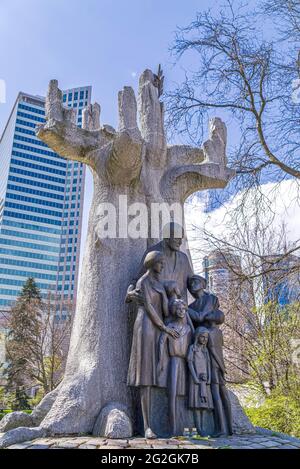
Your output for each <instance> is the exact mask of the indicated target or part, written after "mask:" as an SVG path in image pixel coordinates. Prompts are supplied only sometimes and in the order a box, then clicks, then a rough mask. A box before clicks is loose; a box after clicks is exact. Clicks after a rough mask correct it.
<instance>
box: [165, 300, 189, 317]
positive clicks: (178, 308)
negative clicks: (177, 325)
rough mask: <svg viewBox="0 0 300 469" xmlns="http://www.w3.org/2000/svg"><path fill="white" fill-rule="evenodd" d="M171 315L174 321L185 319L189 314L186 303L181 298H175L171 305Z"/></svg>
mask: <svg viewBox="0 0 300 469" xmlns="http://www.w3.org/2000/svg"><path fill="white" fill-rule="evenodd" d="M169 308H170V314H171V316H172V317H173V318H174V319H183V318H184V317H185V315H186V312H187V305H186V303H185V301H183V300H181V299H179V298H173V299H172V300H171V301H170V303H169Z"/></svg>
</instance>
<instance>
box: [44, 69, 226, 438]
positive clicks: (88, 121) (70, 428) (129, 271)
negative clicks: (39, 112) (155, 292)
mask: <svg viewBox="0 0 300 469" xmlns="http://www.w3.org/2000/svg"><path fill="white" fill-rule="evenodd" d="M118 100H119V128H118V130H117V131H115V130H114V129H113V128H112V127H110V126H103V127H100V119H99V116H100V106H99V105H97V104H95V105H93V106H90V107H89V108H88V109H87V110H85V111H84V114H83V128H82V129H80V128H78V127H76V125H75V123H74V117H73V116H74V115H73V111H71V110H68V109H64V108H63V107H62V105H61V91H60V90H59V89H58V85H57V82H56V81H55V80H53V81H51V82H50V86H49V92H48V97H47V102H46V115H47V122H46V124H45V125H44V126H41V127H40V128H39V129H38V132H37V135H38V137H39V138H40V139H41V140H43V141H44V142H45V143H47V144H48V145H49V147H51V148H52V149H53V150H54V151H55V152H57V153H59V154H60V155H61V156H63V157H65V158H69V159H72V160H77V161H81V162H82V163H86V164H87V165H89V166H90V168H91V170H92V173H93V178H94V195H93V201H92V206H91V210H90V215H89V224H88V235H87V240H86V247H85V252H84V258H83V268H82V273H81V282H80V291H79V295H78V304H77V311H76V314H75V318H74V324H73V330H72V336H71V343H70V350H69V355H68V360H67V365H66V372H65V376H64V379H63V382H62V383H61V385H60V386H59V389H58V391H57V393H56V398H55V399H54V403H53V405H52V407H51V410H50V411H49V413H48V414H47V415H46V417H45V418H44V420H43V422H42V424H41V427H42V428H43V429H47V431H49V432H50V433H57V434H63V433H68V434H70V433H82V432H91V431H92V430H93V426H94V423H95V420H96V418H97V416H98V414H99V412H100V410H101V408H103V406H105V405H106V404H109V403H110V402H119V403H121V404H123V405H125V406H126V408H127V409H128V411H129V412H131V409H132V395H131V390H130V388H129V387H128V386H127V385H126V375H127V369H128V362H129V354H130V342H131V337H130V335H131V327H130V321H129V319H128V306H126V305H125V302H124V299H125V296H126V290H127V287H128V285H129V283H130V281H131V279H132V278H133V277H134V276H135V274H136V272H137V269H138V266H139V262H140V260H141V258H142V255H143V253H144V251H145V250H146V248H147V243H148V244H152V243H153V242H155V241H157V239H154V238H153V237H152V239H150V237H149V238H148V240H147V238H138V239H132V238H130V237H128V236H127V235H126V234H122V233H124V220H121V221H120V222H119V220H118V216H117V227H116V228H117V235H118V233H119V237H118V236H117V237H116V238H114V239H110V238H106V239H103V237H102V236H101V233H100V228H99V227H100V226H101V223H102V222H103V217H104V215H103V213H101V211H99V207H100V206H101V204H103V203H107V202H108V203H111V204H113V205H114V206H115V207H118V206H119V196H120V195H121V196H127V203H128V206H129V205H130V204H133V203H144V204H146V206H147V208H148V210H149V213H150V206H151V203H153V202H156V203H161V202H167V203H174V202H178V203H180V204H181V205H182V206H183V204H184V201H185V200H186V198H187V197H188V196H189V195H190V194H192V193H193V192H196V191H199V190H203V189H210V188H222V187H225V186H226V184H227V182H228V180H229V179H230V177H231V176H232V171H231V170H229V169H227V168H226V156H225V149H226V127H225V125H224V123H223V122H222V121H221V120H220V119H213V120H212V121H211V123H210V135H209V140H208V141H207V142H206V143H205V144H204V145H203V148H202V149H200V148H192V147H189V146H178V145H175V146H170V147H168V146H167V144H166V139H165V135H164V124H163V108H162V104H161V103H160V101H159V98H158V90H157V88H156V86H155V77H154V75H153V73H152V72H151V71H150V70H146V71H145V72H144V73H143V74H142V76H141V77H140V83H139V99H138V101H139V121H140V127H138V124H137V103H136V99H135V95H134V91H133V89H132V88H131V87H124V88H123V90H122V91H120V92H119V96H118ZM150 222H151V220H150ZM150 229H151V226H149V233H150ZM125 231H126V230H125ZM120 233H121V237H120ZM122 236H123V237H122ZM49 401H51V400H49ZM51 403H52V401H51Z"/></svg>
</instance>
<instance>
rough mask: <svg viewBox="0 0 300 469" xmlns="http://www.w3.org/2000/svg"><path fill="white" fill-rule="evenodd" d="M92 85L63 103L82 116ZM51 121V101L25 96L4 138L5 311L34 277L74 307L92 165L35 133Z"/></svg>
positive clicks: (0, 207)
mask: <svg viewBox="0 0 300 469" xmlns="http://www.w3.org/2000/svg"><path fill="white" fill-rule="evenodd" d="M90 102H91V87H90V86H88V87H81V88H74V89H70V90H66V91H64V92H63V104H64V106H66V107H70V108H74V109H76V110H77V125H78V126H81V124H82V110H83V108H84V107H86V106H88V105H89V104H90ZM44 122H45V99H44V98H42V97H39V96H31V95H29V94H26V93H19V95H18V97H17V100H16V103H15V105H14V107H13V110H12V112H11V115H10V117H9V120H8V123H7V125H6V127H5V130H4V132H3V135H2V138H1V140H0V310H4V311H5V310H7V309H9V307H10V306H11V305H12V304H13V303H14V301H15V300H16V297H17V296H18V295H19V293H20V291H21V289H22V286H23V284H24V282H25V281H26V279H27V278H28V277H34V278H35V280H36V282H37V285H38V287H39V288H40V290H41V293H42V295H43V296H44V297H45V296H47V294H48V292H49V291H52V292H53V293H54V294H55V295H56V297H58V298H59V303H60V304H59V308H58V315H59V316H60V317H61V318H62V319H64V315H65V310H64V304H65V303H66V302H68V303H69V304H70V303H71V304H72V305H73V306H75V303H76V291H77V283H78V270H79V256H80V240H81V225H82V210H83V198H84V182H85V166H84V165H83V164H82V163H79V162H74V161H68V160H66V159H64V158H62V157H60V156H59V155H57V154H56V153H54V152H53V151H52V150H51V149H50V148H48V147H47V145H46V144H45V143H43V142H42V141H40V140H39V139H38V138H37V137H36V135H35V127H36V126H37V125H39V124H42V123H44Z"/></svg>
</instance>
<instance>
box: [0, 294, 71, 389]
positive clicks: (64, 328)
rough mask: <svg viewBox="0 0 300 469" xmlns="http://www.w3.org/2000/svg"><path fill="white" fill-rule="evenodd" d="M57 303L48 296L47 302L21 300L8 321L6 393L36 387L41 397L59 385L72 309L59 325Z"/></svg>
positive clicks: (67, 306) (66, 348) (69, 308)
mask: <svg viewBox="0 0 300 469" xmlns="http://www.w3.org/2000/svg"><path fill="white" fill-rule="evenodd" d="M57 304H58V302H57V301H56V298H55V297H54V296H53V295H52V294H51V293H49V294H48V296H47V298H46V300H42V299H41V297H35V298H32V297H30V298H29V299H27V300H26V301H25V300H24V297H23V296H21V297H20V298H19V299H18V300H17V302H16V305H15V306H14V307H13V308H12V309H11V311H10V313H9V314H8V318H7V328H8V330H9V332H8V337H7V341H6V355H7V363H8V366H7V368H6V370H5V375H6V378H7V384H6V388H7V390H8V391H14V392H15V391H16V390H18V389H24V390H26V391H28V390H30V389H31V388H32V387H39V388H41V389H42V391H43V394H47V393H48V392H50V391H51V390H53V389H54V388H55V387H56V386H57V385H58V384H59V382H60V381H61V379H62V375H63V371H64V365H65V359H66V356H67V351H68V344H69V336H70V327H71V307H70V305H65V308H67V309H68V310H69V314H67V315H66V319H65V320H63V321H62V320H60V321H58V319H57V314H56V309H57Z"/></svg>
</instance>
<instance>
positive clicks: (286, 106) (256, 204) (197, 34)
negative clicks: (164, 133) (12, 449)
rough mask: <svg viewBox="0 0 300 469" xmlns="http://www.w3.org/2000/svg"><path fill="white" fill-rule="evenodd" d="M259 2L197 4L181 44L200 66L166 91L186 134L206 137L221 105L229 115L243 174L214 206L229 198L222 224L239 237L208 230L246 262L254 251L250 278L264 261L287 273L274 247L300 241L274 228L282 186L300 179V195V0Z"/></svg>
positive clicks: (181, 56)
mask: <svg viewBox="0 0 300 469" xmlns="http://www.w3.org/2000/svg"><path fill="white" fill-rule="evenodd" d="M258 6H259V8H258V9H257V11H251V10H250V8H249V7H247V6H246V5H245V4H242V3H241V2H238V1H230V0H229V1H227V2H226V4H225V6H224V7H223V8H221V9H220V10H219V12H218V13H217V14H213V13H212V12H211V11H210V10H209V11H206V12H202V13H198V14H197V16H196V19H195V21H193V22H192V23H191V24H190V25H188V26H187V27H183V28H179V29H178V31H177V34H176V37H175V42H174V45H173V48H172V51H173V53H174V54H175V56H176V59H177V60H178V62H179V63H182V61H183V60H186V59H187V60H189V61H190V62H191V63H192V64H193V70H192V71H191V70H187V71H186V73H185V80H184V81H183V83H181V84H180V85H178V86H176V87H175V89H174V90H173V91H171V92H169V93H168V96H167V97H168V117H169V124H170V128H176V130H177V131H178V130H180V131H181V132H182V134H183V135H184V137H185V138H188V139H192V140H195V139H196V140H198V138H200V139H201V131H202V126H203V124H204V125H205V122H206V120H207V117H208V114H210V115H211V114H212V113H214V112H215V111H218V113H220V112H223V113H224V117H225V119H227V120H228V121H229V123H230V126H229V128H230V129H231V130H232V139H233V140H235V143H234V144H233V145H231V147H230V148H229V150H228V158H229V163H230V165H231V167H232V168H234V169H235V170H236V178H234V179H233V181H232V183H231V184H230V186H229V187H228V189H227V190H226V191H223V193H222V194H220V193H218V192H217V191H215V192H214V193H213V194H211V195H210V199H209V207H208V212H209V209H212V208H213V207H220V206H223V208H224V213H225V214H226V216H224V220H223V232H226V231H227V232H229V233H230V238H229V239H228V238H224V236H223V234H222V233H221V234H219V235H218V234H216V232H215V230H214V229H212V227H211V226H210V225H209V223H208V224H207V226H206V227H204V235H203V236H202V239H203V238H205V240H206V242H207V243H208V244H210V249H219V250H225V249H228V248H229V249H233V250H235V251H239V252H240V255H242V256H243V258H244V262H245V259H246V257H247V256H248V257H249V258H251V260H249V262H248V264H249V266H250V264H251V272H247V278H249V276H250V277H252V278H257V277H260V276H261V275H262V274H263V271H264V270H265V271H268V270H270V271H275V270H278V271H279V272H281V271H282V268H281V265H280V262H281V261H280V258H279V257H278V258H277V259H274V257H273V258H271V257H270V256H269V257H266V256H268V255H270V254H274V253H276V254H282V260H284V259H285V258H287V257H288V256H289V255H291V254H296V255H297V254H298V253H299V247H300V241H299V240H297V241H295V242H293V243H290V244H289V243H287V242H286V239H285V238H286V233H283V232H281V233H279V232H277V233H276V234H274V233H273V235H272V236H270V233H269V231H270V227H272V225H273V221H274V220H275V218H276V206H275V204H274V197H275V195H276V193H277V190H278V187H279V186H278V185H279V184H281V183H282V182H283V181H285V180H287V179H290V180H293V181H294V184H295V186H296V187H297V190H296V192H295V194H294V195H293V200H290V201H289V202H288V203H289V204H293V203H297V204H299V201H300V199H299V187H298V184H299V179H300V158H299V150H300V133H299V122H300V96H299V100H298V99H297V93H296V91H297V90H295V89H293V83H294V82H295V80H296V79H297V78H298V72H299V70H298V68H299V61H298V60H297V57H298V50H299V22H300V7H299V0H291V1H284V0H266V1H265V2H263V4H262V5H261V4H258ZM278 24H280V26H281V28H279V27H278ZM264 30H266V31H267V34H265V35H264ZM270 36H271V39H270ZM194 64H197V66H196V68H195V66H194ZM189 68H191V66H190V67H189ZM297 83H298V82H297ZM299 91H300V84H299ZM299 95H300V92H299ZM265 182H272V183H273V187H272V189H271V190H269V191H265V190H264V187H263V184H264V183H265ZM233 194H238V197H236V203H234V204H230V203H229V204H228V203H227V200H228V199H229V198H230V197H231V196H232V195H233ZM208 219H209V216H208ZM266 221H267V223H266ZM225 225H226V226H225ZM264 237H265V241H264V243H263V247H262V244H261V240H262V238H264ZM267 239H268V240H269V241H270V240H271V239H272V243H271V244H270V245H269V246H267V245H266V240H267ZM262 251H263V252H262ZM262 267H263V268H262ZM298 268H299V267H297V266H295V269H298Z"/></svg>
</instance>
